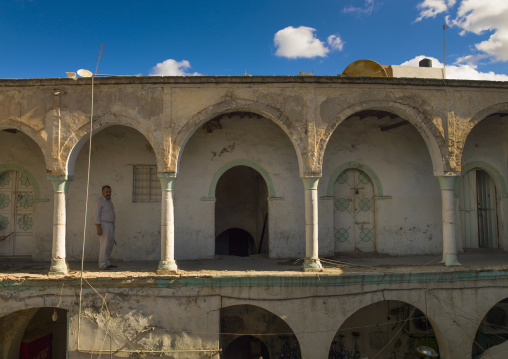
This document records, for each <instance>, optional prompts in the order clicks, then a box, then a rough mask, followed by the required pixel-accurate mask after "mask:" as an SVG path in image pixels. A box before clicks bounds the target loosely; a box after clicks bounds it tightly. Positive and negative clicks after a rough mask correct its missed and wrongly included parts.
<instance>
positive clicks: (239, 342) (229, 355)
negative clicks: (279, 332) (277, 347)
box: [224, 335, 270, 359]
mask: <svg viewBox="0 0 508 359" xmlns="http://www.w3.org/2000/svg"><path fill="white" fill-rule="evenodd" d="M238 358H245V359H259V358H263V359H268V358H270V354H269V353H268V348H267V347H266V345H265V343H263V342H262V341H261V340H260V339H258V338H256V337H254V336H252V335H242V336H241V337H238V338H236V339H235V340H233V341H232V342H231V343H229V345H228V346H227V347H226V349H225V350H224V359H238Z"/></svg>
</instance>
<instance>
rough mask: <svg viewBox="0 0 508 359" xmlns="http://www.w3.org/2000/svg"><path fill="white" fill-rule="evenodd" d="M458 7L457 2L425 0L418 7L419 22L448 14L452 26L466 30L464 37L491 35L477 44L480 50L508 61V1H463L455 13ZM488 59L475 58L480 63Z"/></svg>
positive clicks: (448, 20)
mask: <svg viewBox="0 0 508 359" xmlns="http://www.w3.org/2000/svg"><path fill="white" fill-rule="evenodd" d="M455 3H456V1H455V0H448V1H446V0H424V1H423V2H421V3H420V4H418V5H417V8H418V10H419V11H420V16H419V17H418V18H417V19H416V21H420V20H422V19H425V18H433V17H436V15H438V14H441V13H445V12H446V13H448V16H447V17H446V20H447V23H448V25H450V26H454V27H458V28H459V29H462V31H461V35H465V34H466V33H468V32H471V33H474V34H476V35H482V34H484V33H485V32H487V31H488V32H491V33H492V34H491V35H490V37H489V38H488V39H487V40H484V41H482V42H479V43H477V44H475V47H476V49H477V50H478V51H480V52H482V53H483V54H486V55H488V56H490V57H492V59H493V60H494V61H508V1H507V0H462V1H460V3H459V6H458V9H457V10H456V13H451V11H452V10H454V6H455ZM484 57H485V56H483V57H482V56H476V57H475V58H476V59H477V60H479V59H481V58H484Z"/></svg>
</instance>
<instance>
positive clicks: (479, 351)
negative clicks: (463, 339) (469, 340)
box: [472, 298, 508, 359]
mask: <svg viewBox="0 0 508 359" xmlns="http://www.w3.org/2000/svg"><path fill="white" fill-rule="evenodd" d="M472 354H473V357H474V358H476V357H478V358H492V359H499V358H506V356H507V355H508V298H506V299H503V300H501V301H499V302H498V303H496V304H495V305H494V306H493V307H492V308H490V309H489V311H488V312H487V314H485V316H484V317H483V319H482V321H481V323H480V325H479V327H478V330H477V332H476V335H475V338H474V341H473V348H472Z"/></svg>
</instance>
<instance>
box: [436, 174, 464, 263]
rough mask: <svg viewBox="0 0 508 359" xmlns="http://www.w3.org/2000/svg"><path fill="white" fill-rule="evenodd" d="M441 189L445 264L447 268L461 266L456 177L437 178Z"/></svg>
mask: <svg viewBox="0 0 508 359" xmlns="http://www.w3.org/2000/svg"><path fill="white" fill-rule="evenodd" d="M437 178H438V179H439V186H440V187H441V203H442V204H441V207H442V217H443V261H442V262H443V263H444V264H445V265H447V266H453V265H460V263H459V261H458V259H457V242H456V235H455V208H454V187H455V178H456V176H437Z"/></svg>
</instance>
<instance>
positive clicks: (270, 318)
mask: <svg viewBox="0 0 508 359" xmlns="http://www.w3.org/2000/svg"><path fill="white" fill-rule="evenodd" d="M220 318H221V319H220V325H221V335H220V343H221V347H222V348H223V350H224V351H225V352H226V353H228V355H231V356H230V358H251V357H249V356H242V353H244V351H245V350H246V349H245V347H244V348H240V347H239V346H238V344H236V343H242V342H243V343H246V344H247V345H252V346H253V347H250V348H252V349H253V350H250V351H249V354H257V352H258V348H259V349H260V350H259V351H262V350H264V349H263V348H265V349H266V352H267V353H268V357H270V358H300V357H301V353H300V344H299V342H298V339H297V338H296V335H295V334H294V333H293V331H292V330H291V328H290V327H289V326H288V325H287V324H286V322H285V321H284V320H283V319H281V318H280V317H278V316H276V315H275V314H273V313H271V312H269V311H268V310H266V309H263V308H260V307H257V306H254V305H248V304H242V305H233V306H230V307H225V308H222V309H221V315H220ZM237 340H238V342H237ZM235 342H236V343H235ZM231 345H233V346H232V347H231V348H230V346H231ZM254 351H255V352H254ZM253 358H254V357H253ZM255 358H256V359H258V358H259V356H258V357H255ZM263 359H265V357H264V356H263Z"/></svg>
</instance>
